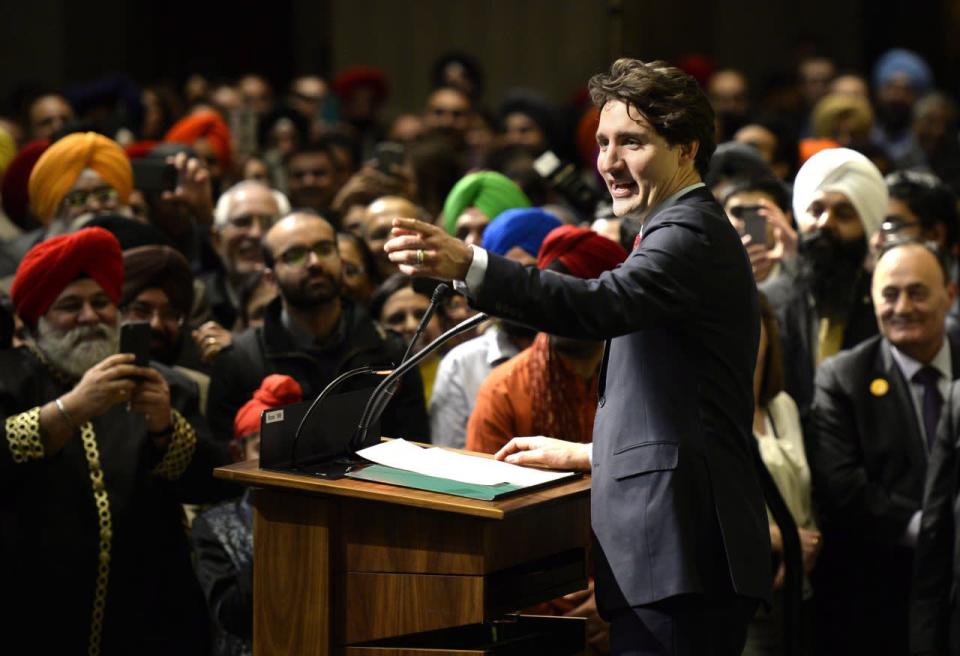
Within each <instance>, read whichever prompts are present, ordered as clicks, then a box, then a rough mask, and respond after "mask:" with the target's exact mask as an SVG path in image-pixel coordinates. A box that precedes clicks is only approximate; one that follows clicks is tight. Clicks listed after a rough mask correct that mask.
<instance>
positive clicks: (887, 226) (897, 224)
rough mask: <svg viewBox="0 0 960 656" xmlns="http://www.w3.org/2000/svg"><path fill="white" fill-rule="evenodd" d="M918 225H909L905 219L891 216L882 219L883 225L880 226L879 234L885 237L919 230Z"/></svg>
mask: <svg viewBox="0 0 960 656" xmlns="http://www.w3.org/2000/svg"><path fill="white" fill-rule="evenodd" d="M920 227H921V226H920V224H919V223H911V222H910V221H909V220H908V219H905V218H903V217H901V216H895V215H891V216H888V217H886V218H884V220H883V223H881V224H880V232H882V233H884V234H885V235H888V234H894V233H897V232H900V231H902V230H910V229H915V228H920Z"/></svg>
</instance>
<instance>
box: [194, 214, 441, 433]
mask: <svg viewBox="0 0 960 656" xmlns="http://www.w3.org/2000/svg"><path fill="white" fill-rule="evenodd" d="M263 254H264V261H265V263H266V265H267V269H266V271H265V274H264V275H266V276H268V277H269V278H270V279H272V280H273V281H275V282H276V284H277V286H278V287H279V289H280V296H279V297H278V298H276V299H274V301H272V302H271V303H270V305H269V306H267V310H266V315H265V317H264V323H263V325H262V326H260V327H257V328H251V329H249V330H247V331H246V332H244V333H242V334H241V335H240V336H238V337H237V338H236V339H235V340H234V341H233V344H232V345H231V346H229V347H227V348H225V349H224V350H223V351H221V352H220V354H219V355H218V356H217V357H216V359H215V360H214V363H213V373H212V376H211V381H210V398H209V402H208V406H207V417H208V419H209V421H210V426H211V428H212V429H213V431H214V434H215V435H216V436H218V437H219V438H221V439H223V440H224V441H228V440H229V439H230V438H231V436H232V434H233V433H232V431H233V419H234V417H235V416H236V414H237V410H238V409H239V408H240V406H242V405H243V404H244V403H246V402H247V401H248V400H249V399H250V396H251V395H252V394H253V392H254V391H255V390H256V389H257V388H259V387H260V383H261V381H262V380H263V379H264V378H265V377H266V376H268V375H270V374H275V373H280V374H286V375H288V376H291V377H293V378H294V379H295V380H296V381H297V382H298V383H300V386H301V387H302V388H303V397H304V399H311V398H313V397H315V396H316V395H317V394H319V393H320V392H321V391H322V390H323V388H324V387H325V386H326V385H327V384H328V383H329V382H330V381H332V380H333V379H334V378H336V377H337V376H338V375H340V374H341V373H344V372H346V371H349V370H351V369H355V368H357V367H362V366H364V365H373V366H375V367H377V368H392V367H393V366H395V365H397V364H399V362H400V359H401V358H402V356H403V351H404V346H403V343H402V342H401V340H400V339H399V337H397V336H396V335H390V334H388V333H386V331H384V330H383V329H381V328H379V327H378V326H377V325H376V324H375V323H374V322H373V321H372V320H371V319H370V317H369V316H368V315H367V314H366V313H365V312H364V310H363V309H362V308H360V307H357V306H355V305H354V304H353V303H352V302H350V301H349V300H347V299H345V298H343V297H342V296H341V288H342V272H341V262H340V256H339V254H338V252H337V242H336V233H335V232H334V229H333V227H332V226H331V225H330V224H329V223H328V222H327V221H326V220H325V219H323V218H322V217H320V216H319V215H317V214H311V213H309V212H304V211H300V212H294V213H293V214H290V215H288V216H286V217H285V218H283V219H281V220H280V221H279V222H277V223H276V224H275V225H274V226H273V227H272V228H271V229H270V230H269V232H267V234H266V236H265V237H264V240H263ZM358 379H359V380H358ZM375 382H376V381H371V380H370V378H368V377H365V376H360V377H358V378H357V379H352V380H351V381H348V382H347V384H345V385H344V387H343V391H348V390H351V389H356V388H360V387H367V386H370V385H372V384H374V383H375ZM381 425H382V430H383V434H384V435H389V436H391V437H405V438H410V439H416V440H418V441H429V438H430V427H429V424H428V421H427V412H426V402H425V400H424V397H423V385H422V383H421V381H420V375H419V373H417V372H416V371H412V372H410V373H409V374H407V376H406V377H405V378H404V379H403V380H402V382H401V383H400V386H399V388H398V389H397V392H396V394H395V396H394V397H393V400H392V401H391V402H390V404H389V405H387V409H386V411H385V412H384V415H383V419H382V423H381Z"/></svg>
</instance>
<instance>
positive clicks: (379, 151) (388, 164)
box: [374, 141, 407, 175]
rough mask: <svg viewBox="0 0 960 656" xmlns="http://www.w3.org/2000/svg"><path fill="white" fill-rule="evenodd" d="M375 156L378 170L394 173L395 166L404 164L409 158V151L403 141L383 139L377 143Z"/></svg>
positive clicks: (388, 173)
mask: <svg viewBox="0 0 960 656" xmlns="http://www.w3.org/2000/svg"><path fill="white" fill-rule="evenodd" d="M374 158H375V159H376V160H377V170H378V171H380V172H382V173H386V174H387V175H393V167H394V166H403V163H404V161H406V159H407V151H406V149H405V148H404V146H403V144H402V143H397V142H395V141H382V142H380V143H378V144H377V147H376V149H375V150H374Z"/></svg>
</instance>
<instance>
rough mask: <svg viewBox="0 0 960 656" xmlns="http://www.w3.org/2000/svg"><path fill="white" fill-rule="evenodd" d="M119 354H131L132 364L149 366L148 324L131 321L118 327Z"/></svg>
mask: <svg viewBox="0 0 960 656" xmlns="http://www.w3.org/2000/svg"><path fill="white" fill-rule="evenodd" d="M120 352H121V353H133V355H134V356H136V359H135V360H134V361H133V364H135V365H137V366H138V367H149V366H150V324H149V323H147V322H146V321H131V322H130V323H125V324H123V325H122V326H120Z"/></svg>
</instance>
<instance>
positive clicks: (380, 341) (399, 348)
mask: <svg viewBox="0 0 960 656" xmlns="http://www.w3.org/2000/svg"><path fill="white" fill-rule="evenodd" d="M346 328H347V338H346V340H344V344H343V345H342V348H344V349H347V350H354V351H371V352H373V351H386V352H387V353H389V354H391V355H397V356H398V357H399V355H402V354H403V350H404V345H403V338H402V337H401V336H400V335H399V334H398V333H395V332H393V331H391V330H386V329H385V328H384V327H383V326H381V325H380V324H378V323H377V322H376V321H374V320H373V319H372V318H371V317H370V315H368V314H367V313H366V312H364V311H363V310H362V309H361V308H356V307H355V308H353V309H352V310H351V311H350V312H349V320H348V322H347V327H346Z"/></svg>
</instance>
